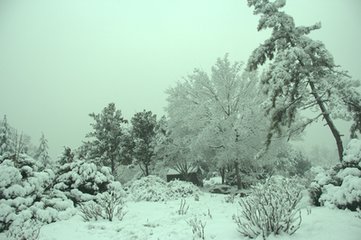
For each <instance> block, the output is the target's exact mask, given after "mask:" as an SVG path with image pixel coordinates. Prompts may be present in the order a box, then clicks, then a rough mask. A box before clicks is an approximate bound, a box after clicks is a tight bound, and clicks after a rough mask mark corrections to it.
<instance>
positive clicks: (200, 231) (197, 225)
mask: <svg viewBox="0 0 361 240" xmlns="http://www.w3.org/2000/svg"><path fill="white" fill-rule="evenodd" d="M187 223H188V225H189V226H190V227H191V228H192V234H193V239H194V240H204V239H205V236H204V229H205V227H206V222H205V221H204V220H201V219H199V218H198V217H197V216H194V217H193V218H191V219H189V220H188V221H187Z"/></svg>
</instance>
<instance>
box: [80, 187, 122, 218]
mask: <svg viewBox="0 0 361 240" xmlns="http://www.w3.org/2000/svg"><path fill="white" fill-rule="evenodd" d="M124 197H125V193H124V191H116V190H111V191H109V192H105V193H102V194H99V195H98V196H97V198H96V199H95V201H90V202H86V203H82V204H80V211H81V212H82V217H83V219H84V220H85V221H92V220H99V219H106V220H109V221H113V220H114V218H116V219H118V220H122V219H123V217H124V215H125V214H126V212H125V209H124V207H125V201H124Z"/></svg>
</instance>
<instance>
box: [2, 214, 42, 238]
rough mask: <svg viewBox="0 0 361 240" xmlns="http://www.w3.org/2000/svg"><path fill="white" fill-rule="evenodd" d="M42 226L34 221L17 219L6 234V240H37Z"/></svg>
mask: <svg viewBox="0 0 361 240" xmlns="http://www.w3.org/2000/svg"><path fill="white" fill-rule="evenodd" d="M41 226H42V224H41V223H40V222H39V221H37V220H34V219H28V218H17V219H16V220H15V221H14V223H13V224H12V225H11V227H10V229H9V231H7V232H6V237H7V239H8V240H37V239H38V238H39V233H40V228H41Z"/></svg>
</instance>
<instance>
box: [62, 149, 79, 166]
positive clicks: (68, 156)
mask: <svg viewBox="0 0 361 240" xmlns="http://www.w3.org/2000/svg"><path fill="white" fill-rule="evenodd" d="M74 156H75V154H74V152H73V151H72V150H71V148H70V147H64V152H63V154H62V155H61V156H60V160H59V164H60V165H64V164H66V163H71V162H73V161H74Z"/></svg>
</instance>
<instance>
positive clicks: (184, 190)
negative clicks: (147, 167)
mask: <svg viewBox="0 0 361 240" xmlns="http://www.w3.org/2000/svg"><path fill="white" fill-rule="evenodd" d="M167 186H168V196H170V197H171V198H173V199H178V198H185V197H189V196H195V195H198V196H199V194H200V191H199V188H198V187H197V186H195V185H194V184H193V183H190V182H185V181H180V180H177V179H176V180H173V181H170V182H169V183H168V184H167Z"/></svg>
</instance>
